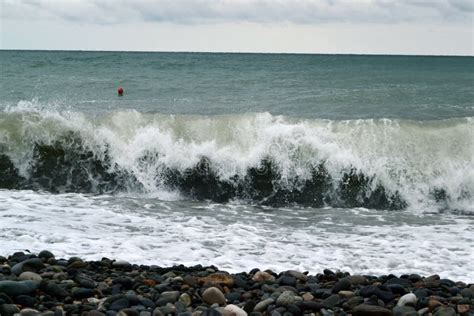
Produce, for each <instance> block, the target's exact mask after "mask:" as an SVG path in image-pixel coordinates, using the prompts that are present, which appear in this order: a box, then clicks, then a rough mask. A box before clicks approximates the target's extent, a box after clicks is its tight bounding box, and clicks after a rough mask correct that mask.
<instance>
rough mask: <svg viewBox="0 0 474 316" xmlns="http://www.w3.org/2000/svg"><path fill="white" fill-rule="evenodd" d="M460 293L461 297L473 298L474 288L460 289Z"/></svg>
mask: <svg viewBox="0 0 474 316" xmlns="http://www.w3.org/2000/svg"><path fill="white" fill-rule="evenodd" d="M460 293H461V295H462V296H463V297H467V298H474V290H472V289H470V288H465V289H462V290H461V292H460Z"/></svg>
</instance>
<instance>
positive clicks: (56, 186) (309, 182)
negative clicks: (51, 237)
mask: <svg viewBox="0 0 474 316" xmlns="http://www.w3.org/2000/svg"><path fill="white" fill-rule="evenodd" d="M152 159H153V157H152V156H144V157H142V161H147V160H152ZM160 169H161V170H160V178H159V179H158V180H157V183H156V186H157V187H163V188H167V189H171V190H177V191H179V192H181V193H183V194H184V195H187V196H189V197H192V198H195V199H198V200H212V201H216V202H221V203H222V202H228V201H229V200H233V199H239V200H242V201H248V202H253V203H260V204H262V205H270V206H285V205H291V204H297V205H301V206H312V207H322V206H326V205H331V206H338V207H360V206H363V207H368V208H379V209H400V208H403V207H405V206H406V204H405V202H404V201H403V200H401V198H400V196H399V195H398V193H397V192H395V193H394V194H389V193H387V192H386V191H385V189H384V187H383V186H382V185H380V184H379V185H377V187H376V188H375V190H373V189H371V187H372V182H373V181H374V179H373V178H369V177H367V176H365V175H364V174H362V173H359V172H357V170H355V169H352V170H350V171H349V172H348V173H344V175H343V177H342V179H341V180H339V181H338V182H337V184H336V183H335V182H334V180H333V179H332V178H331V176H330V175H329V173H328V172H327V170H326V169H325V167H324V164H321V165H319V166H315V167H314V168H312V171H311V173H312V175H311V177H310V178H309V179H299V178H298V177H296V178H294V179H290V180H289V181H287V182H286V183H285V185H282V175H281V173H280V171H279V170H278V168H277V167H276V166H275V165H274V163H273V162H272V161H271V160H270V159H263V160H262V161H261V162H260V163H259V164H258V166H255V167H251V168H248V169H247V171H246V172H245V174H244V175H243V176H241V175H238V174H235V175H233V176H231V177H230V178H228V179H223V178H221V177H220V176H219V174H218V171H217V170H215V169H214V168H213V167H212V161H210V160H209V159H208V158H206V157H202V158H201V159H200V161H199V162H198V163H197V164H196V165H195V166H193V167H192V168H186V169H184V170H177V169H172V168H168V167H162V168H160ZM334 184H336V185H334ZM0 188H5V189H32V190H46V191H50V192H53V193H61V192H78V193H114V192H117V191H136V192H145V188H144V186H143V185H142V184H141V183H140V181H138V180H137V178H136V177H135V176H134V174H133V173H130V172H129V171H127V170H124V169H122V168H121V167H120V166H118V165H112V164H111V162H110V159H109V157H107V156H106V159H105V160H100V159H98V158H97V157H94V153H93V152H91V151H87V150H85V149H84V148H83V147H82V146H81V145H80V140H79V139H77V142H72V143H70V144H69V145H68V146H67V147H65V145H64V143H61V142H59V141H58V142H56V143H55V144H53V145H47V144H39V143H37V144H35V145H34V150H33V160H32V164H31V166H30V170H29V173H28V175H27V176H26V177H24V176H21V175H20V174H19V171H18V169H17V168H16V167H15V165H14V164H13V163H12V161H11V160H10V159H9V157H8V156H7V155H5V154H1V155H0Z"/></svg>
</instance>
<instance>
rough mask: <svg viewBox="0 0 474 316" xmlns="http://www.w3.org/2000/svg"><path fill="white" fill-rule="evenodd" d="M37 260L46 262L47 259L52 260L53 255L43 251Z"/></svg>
mask: <svg viewBox="0 0 474 316" xmlns="http://www.w3.org/2000/svg"><path fill="white" fill-rule="evenodd" d="M38 258H40V259H43V260H44V261H48V259H51V258H54V255H53V253H51V252H50V251H48V250H43V251H41V252H40V253H39V254H38Z"/></svg>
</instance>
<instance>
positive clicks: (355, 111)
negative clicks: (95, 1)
mask: <svg viewBox="0 0 474 316" xmlns="http://www.w3.org/2000/svg"><path fill="white" fill-rule="evenodd" d="M119 86H123V87H124V90H125V94H124V96H123V97H118V96H117V94H116V90H117V88H118V87H119ZM473 87H474V58H472V57H426V56H424V57H423V56H349V55H291V54H210V53H127V52H50V51H0V255H6V254H9V253H11V252H13V251H18V250H25V249H28V250H30V251H33V252H37V251H40V250H42V249H49V250H52V251H53V252H55V253H56V254H57V255H60V256H82V257H86V258H89V259H98V258H101V257H103V256H107V257H111V258H119V259H125V260H128V261H131V262H136V263H148V264H158V265H163V266H165V265H166V266H168V265H173V264H181V263H183V264H197V263H201V264H214V265H216V266H218V267H220V268H221V269H226V270H228V271H242V270H250V269H252V268H255V267H259V268H261V269H266V268H270V269H273V270H276V271H280V270H287V269H296V270H301V271H311V272H313V273H317V272H321V271H322V270H323V269H324V268H330V269H334V270H338V269H339V270H343V271H348V272H351V273H364V274H388V273H395V274H404V273H420V274H423V275H427V274H434V273H436V274H440V275H441V276H442V277H447V278H454V279H457V280H464V281H473V280H474V271H473V270H472V269H471V268H469V267H470V265H471V263H472V262H474V251H473V249H474V89H473Z"/></svg>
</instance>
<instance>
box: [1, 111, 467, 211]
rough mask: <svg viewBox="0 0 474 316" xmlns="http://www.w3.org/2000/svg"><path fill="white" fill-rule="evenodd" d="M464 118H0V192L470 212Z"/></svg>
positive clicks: (68, 114) (33, 114)
mask: <svg viewBox="0 0 474 316" xmlns="http://www.w3.org/2000/svg"><path fill="white" fill-rule="evenodd" d="M32 109H34V110H32ZM473 139H474V120H473V118H459V119H449V120H440V121H408V120H389V119H378V120H347V121H333V120H304V119H293V118H288V117H283V116H272V115H271V114H269V113H252V114H241V115H228V116H210V117H208V116H206V117H203V116H185V115H162V114H151V113H139V112H137V111H122V112H116V113H112V114H109V115H108V116H92V115H86V114H84V113H79V112H72V111H54V110H45V109H40V108H39V107H35V106H34V105H32V104H29V103H25V102H23V103H20V104H19V105H18V106H16V107H10V108H7V109H6V110H5V111H4V112H2V113H0V188H4V189H33V190H47V191H50V192H80V193H97V194H100V193H113V192H118V191H128V192H131V193H132V194H133V193H135V192H136V193H143V192H144V193H150V192H151V193H153V192H156V191H158V190H170V191H178V192H180V193H181V194H182V195H184V196H189V197H191V198H194V199H200V200H201V199H205V200H207V199H208V200H213V201H217V202H226V201H229V200H241V201H248V202H250V203H257V204H263V205H271V206H284V205H294V204H297V205H301V206H312V207H323V206H334V207H367V208H376V209H402V208H406V207H410V208H413V209H421V210H433V209H436V210H452V211H453V210H457V211H462V212H468V213H471V212H474V209H473V208H474V207H473V204H474V203H473V196H474V163H473V159H474V158H473V157H474V140H473Z"/></svg>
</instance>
